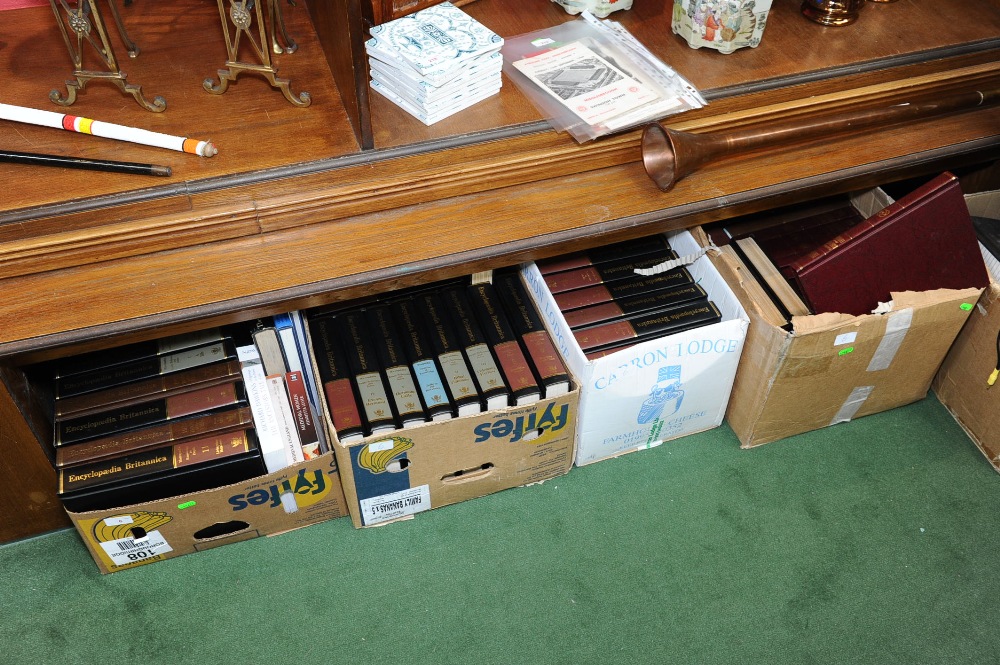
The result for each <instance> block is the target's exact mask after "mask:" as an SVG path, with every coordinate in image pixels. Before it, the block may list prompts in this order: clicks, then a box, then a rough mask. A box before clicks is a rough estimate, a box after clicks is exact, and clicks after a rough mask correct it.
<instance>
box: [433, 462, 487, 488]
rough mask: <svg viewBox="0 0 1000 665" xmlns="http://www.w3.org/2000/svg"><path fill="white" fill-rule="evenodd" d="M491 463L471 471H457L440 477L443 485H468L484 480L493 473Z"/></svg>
mask: <svg viewBox="0 0 1000 665" xmlns="http://www.w3.org/2000/svg"><path fill="white" fill-rule="evenodd" d="M493 469H494V466H493V462H486V463H484V464H480V465H479V466H474V467H472V468H471V469H459V470H458V471H454V472H452V473H448V474H445V475H443V476H441V482H443V483H469V482H473V481H475V480H479V479H481V478H485V477H487V476H488V475H490V474H491V473H492V472H493Z"/></svg>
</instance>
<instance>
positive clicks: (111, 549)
mask: <svg viewBox="0 0 1000 665" xmlns="http://www.w3.org/2000/svg"><path fill="white" fill-rule="evenodd" d="M100 545H101V548H102V549H103V550H104V553H105V554H107V555H108V557H110V558H111V561H112V563H113V564H114V565H115V566H127V565H131V564H135V563H138V562H140V561H149V560H151V559H155V558H156V557H158V556H160V555H161V554H166V553H167V552H173V551H174V548H172V547H170V545H169V544H167V541H166V539H165V538H164V537H163V536H161V535H160V532H159V531H155V530H154V531H150V532H148V533H147V534H146V535H145V536H144V537H143V538H142V539H141V540H134V539H132V538H120V539H118V540H109V541H108V542H106V543H101V544H100Z"/></svg>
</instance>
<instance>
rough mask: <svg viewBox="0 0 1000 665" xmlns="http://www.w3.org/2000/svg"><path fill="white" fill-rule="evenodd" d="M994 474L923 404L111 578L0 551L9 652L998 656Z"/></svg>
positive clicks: (711, 438)
mask: <svg viewBox="0 0 1000 665" xmlns="http://www.w3.org/2000/svg"><path fill="white" fill-rule="evenodd" d="M998 515H1000V476H998V474H997V473H996V472H995V471H994V470H993V469H992V468H991V467H990V466H989V464H988V463H987V462H986V460H985V459H984V458H983V457H982V455H981V454H980V453H979V452H978V451H977V450H976V449H975V447H974V446H973V445H972V443H971V442H970V441H969V440H968V438H967V437H966V435H965V434H964V433H963V432H962V430H961V429H960V428H959V427H958V426H957V425H956V424H955V422H954V421H953V420H952V418H951V416H950V415H949V414H948V413H947V412H946V411H945V409H944V408H943V407H942V406H941V404H940V403H939V402H937V400H936V399H935V398H934V397H933V396H931V397H930V398H928V399H926V400H924V401H922V402H920V403H917V404H913V405H910V406H907V407H904V408H901V409H896V410H894V411H890V412H887V413H884V414H879V415H875V416H869V417H866V418H861V419H859V420H856V421H854V422H851V423H848V424H843V425H838V426H835V427H832V428H828V429H825V430H822V431H820V432H815V433H810V434H806V435H802V436H798V437H794V438H791V439H787V440H785V441H781V442H777V443H772V444H768V445H766V446H763V447H761V448H758V449H756V450H750V451H747V450H740V449H739V448H738V444H737V441H736V438H735V436H734V435H733V433H732V432H731V431H730V430H729V429H728V427H726V426H723V427H721V428H718V429H716V430H713V431H711V432H707V433H704V434H699V435H695V436H690V437H687V438H684V439H680V440H677V441H674V442H670V443H667V444H664V445H663V446H660V447H659V448H655V449H653V450H649V451H643V452H639V453H633V454H630V455H626V456H624V457H621V458H619V459H616V460H608V461H604V462H599V463H597V464H593V465H591V466H588V467H584V468H580V469H574V470H573V471H572V472H571V473H570V474H569V475H567V476H564V477H562V478H558V479H555V480H550V481H548V482H546V483H544V484H541V485H537V486H533V487H528V488H519V489H514V490H508V491H506V492H500V493H499V494H495V495H492V496H489V497H485V498H481V499H476V500H474V501H468V502H465V503H463V504H459V505H455V506H449V507H446V508H442V509H440V510H436V511H432V512H429V513H423V514H419V515H417V516H416V518H415V519H413V520H411V521H409V522H404V523H398V524H391V525H388V526H384V527H380V528H374V529H366V530H355V529H353V528H352V527H351V524H350V521H349V520H348V519H340V520H336V521H334V522H328V523H325V524H320V525H317V526H312V527H309V528H306V529H302V530H299V531H296V532H293V533H288V534H284V535H281V536H278V537H274V538H259V539H256V540H252V541H247V542H242V543H235V544H231V545H227V546H224V547H221V548H217V549H214V550H209V551H206V552H201V553H198V554H193V555H189V556H184V557H180V558H177V559H172V560H168V561H164V562H161V563H156V564H153V565H149V566H143V567H140V568H137V569H133V570H127V571H122V572H119V573H115V574H113V575H109V576H102V575H100V574H99V573H98V572H97V568H96V566H95V565H94V563H93V561H92V560H91V559H90V556H89V554H88V553H87V552H86V550H85V549H84V547H83V545H82V544H81V543H80V541H79V539H78V537H77V535H76V533H75V532H74V531H62V532H58V533H55V534H51V535H47V536H43V537H39V538H35V539H31V540H28V541H23V542H20V543H15V544H12V545H9V546H6V547H2V548H0V571H2V572H3V577H4V584H3V588H2V590H0V616H2V622H0V661H2V662H4V663H12V664H18V665H20V664H23V663H46V664H68V663H116V664H117V663H169V664H177V663H206V664H210V663H223V664H226V663H247V664H255V663H273V664H276V665H284V664H289V665H290V664H293V663H294V664H308V663H358V664H366V665H367V664H373V663H435V664H441V663H463V664H464V663H469V664H470V665H473V664H480V663H546V664H548V663H573V664H577V663H601V664H603V663H628V664H629V665H635V664H638V663H657V664H660V663H670V664H676V663H699V664H701V663H712V664H714V663H766V664H768V665H771V664H775V663H795V664H807V663H852V664H853V663H879V664H886V663H906V664H913V663H934V664H948V665H954V664H958V663H991V664H992V663H997V662H1000V631H998V630H997V628H996V626H995V619H996V617H997V616H998V612H997V610H998V606H1000V576H998V575H997V571H998V569H1000V566H998V564H1000V530H998V529H997V516H998Z"/></svg>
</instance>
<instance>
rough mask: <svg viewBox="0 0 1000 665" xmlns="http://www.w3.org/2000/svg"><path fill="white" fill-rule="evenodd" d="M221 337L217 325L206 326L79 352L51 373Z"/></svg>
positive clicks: (77, 371)
mask: <svg viewBox="0 0 1000 665" xmlns="http://www.w3.org/2000/svg"><path fill="white" fill-rule="evenodd" d="M224 338H225V336H224V334H223V333H222V330H221V329H219V328H208V329H206V330H198V331H195V332H191V333H184V334H182V335H173V336H171V337H163V338H161V339H155V340H149V341H146V342H136V343H134V344H126V345H124V346H118V347H114V348H110V349H102V350H100V351H91V352H89V353H81V354H79V355H75V356H72V357H71V358H65V359H63V360H62V361H60V362H59V366H58V368H57V370H56V374H55V376H57V377H67V376H70V375H73V374H81V373H83V372H91V371H94V370H101V369H104V368H107V367H111V366H113V365H123V364H125V363H131V362H136V361H139V360H145V359H149V358H153V357H155V356H159V355H163V354H168V353H176V352H177V351H181V350H183V349H188V348H191V347H195V346H204V345H206V344H211V343H213V342H220V341H222V340H223V339H224Z"/></svg>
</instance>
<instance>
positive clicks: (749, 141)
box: [642, 89, 1000, 192]
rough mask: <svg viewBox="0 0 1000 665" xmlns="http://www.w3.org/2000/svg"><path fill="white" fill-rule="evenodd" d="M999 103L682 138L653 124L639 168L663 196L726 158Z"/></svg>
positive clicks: (944, 103)
mask: <svg viewBox="0 0 1000 665" xmlns="http://www.w3.org/2000/svg"><path fill="white" fill-rule="evenodd" d="M998 101H1000V89H992V90H974V91H970V92H963V93H959V94H954V95H950V96H945V97H941V98H939V99H934V100H921V101H912V102H903V103H899V104H893V105H892V106H885V107H879V108H871V109H860V110H849V111H845V112H842V113H834V114H828V115H825V116H823V115H820V116H809V117H806V118H791V119H788V120H784V121H777V122H774V123H771V124H769V125H767V126H766V127H749V128H744V129H735V130H733V131H730V132H718V133H706V134H693V133H689V132H682V131H678V130H675V129H669V128H667V127H664V126H663V125H662V124H660V123H654V124H651V125H648V126H647V127H646V128H645V130H644V131H643V133H642V163H643V166H644V167H645V168H646V173H647V174H648V175H649V177H650V178H652V179H653V182H655V183H656V185H657V187H659V188H660V189H661V190H663V191H664V192H666V191H670V189H671V188H672V187H673V186H674V184H675V183H676V182H677V181H678V180H680V179H681V178H683V177H684V176H686V175H689V174H690V173H691V172H693V171H695V170H697V169H699V168H701V167H702V166H704V165H705V164H707V163H709V162H711V161H713V160H715V159H718V158H720V157H724V156H727V155H733V154H737V153H739V152H742V151H747V150H753V149H755V148H761V147H772V146H777V145H785V144H790V143H798V142H803V141H807V140H809V139H814V138H820V137H822V138H827V137H830V136H834V135H836V134H843V133H847V132H858V131H862V130H867V129H873V128H883V127H887V126H889V125H895V124H899V123H904V122H912V121H915V120H921V119H924V118H929V117H933V116H938V115H944V114H947V113H954V112H958V111H964V110H968V109H973V108H976V107H980V106H988V105H990V104H995V103H997V102H998Z"/></svg>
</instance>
